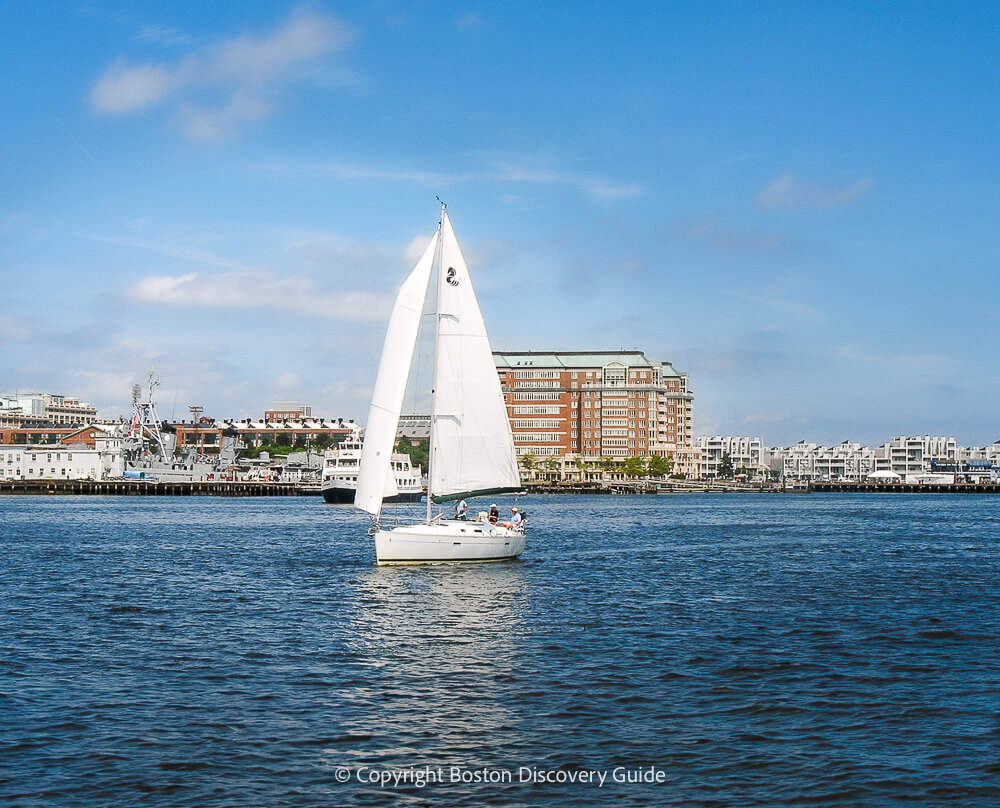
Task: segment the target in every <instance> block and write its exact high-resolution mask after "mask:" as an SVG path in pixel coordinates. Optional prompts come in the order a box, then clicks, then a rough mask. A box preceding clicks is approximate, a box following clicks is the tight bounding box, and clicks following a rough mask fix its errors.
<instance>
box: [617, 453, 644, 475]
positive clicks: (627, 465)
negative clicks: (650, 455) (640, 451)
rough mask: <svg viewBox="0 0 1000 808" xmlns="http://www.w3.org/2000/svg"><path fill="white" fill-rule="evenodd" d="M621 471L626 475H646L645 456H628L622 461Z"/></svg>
mask: <svg viewBox="0 0 1000 808" xmlns="http://www.w3.org/2000/svg"><path fill="white" fill-rule="evenodd" d="M622 472H623V473H624V474H625V476H626V477H644V476H645V475H646V458H644V457H630V458H628V459H627V460H626V461H625V462H624V463H622Z"/></svg>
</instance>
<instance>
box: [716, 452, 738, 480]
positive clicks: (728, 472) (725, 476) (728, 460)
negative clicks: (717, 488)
mask: <svg viewBox="0 0 1000 808" xmlns="http://www.w3.org/2000/svg"><path fill="white" fill-rule="evenodd" d="M733 472H734V469H733V458H732V457H730V456H729V452H723V453H722V460H721V461H720V462H719V474H718V476H719V479H720V480H730V479H732V476H733Z"/></svg>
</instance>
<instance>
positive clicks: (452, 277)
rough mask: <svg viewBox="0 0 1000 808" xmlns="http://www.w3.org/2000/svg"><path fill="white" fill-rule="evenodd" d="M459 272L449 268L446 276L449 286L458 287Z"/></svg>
mask: <svg viewBox="0 0 1000 808" xmlns="http://www.w3.org/2000/svg"><path fill="white" fill-rule="evenodd" d="M457 275H458V271H457V270H456V269H455V267H448V272H447V274H446V275H445V276H444V279H445V281H447V282H448V285H449V286H458V277H457Z"/></svg>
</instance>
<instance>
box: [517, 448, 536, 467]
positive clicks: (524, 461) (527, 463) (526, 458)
mask: <svg viewBox="0 0 1000 808" xmlns="http://www.w3.org/2000/svg"><path fill="white" fill-rule="evenodd" d="M537 459H538V458H536V457H535V453H534V452H525V453H524V454H523V455H521V458H520V462H521V468H523V469H524V470H525V471H534V470H535V461H536V460H537Z"/></svg>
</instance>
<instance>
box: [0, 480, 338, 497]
mask: <svg viewBox="0 0 1000 808" xmlns="http://www.w3.org/2000/svg"><path fill="white" fill-rule="evenodd" d="M318 493H319V490H318V488H317V487H316V486H307V485H300V484H298V483H271V482H254V481H241V480H240V481H234V480H208V481H204V482H165V481H157V480H2V481H0V495H3V494H47V495H60V494H65V495H85V496H116V497H121V496H154V497H156V496H158V497H305V496H313V495H316V494H318Z"/></svg>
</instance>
